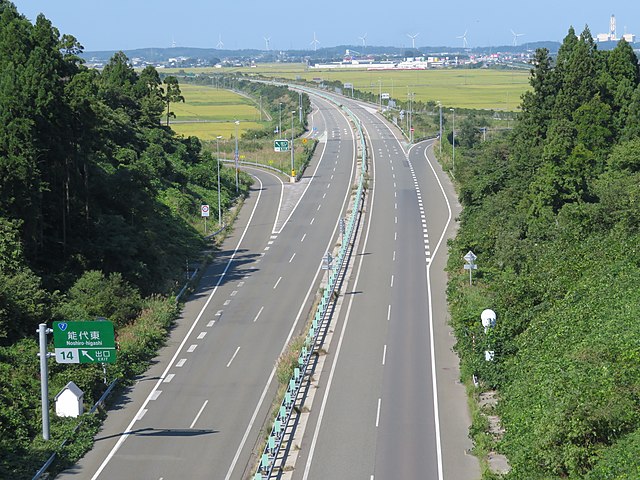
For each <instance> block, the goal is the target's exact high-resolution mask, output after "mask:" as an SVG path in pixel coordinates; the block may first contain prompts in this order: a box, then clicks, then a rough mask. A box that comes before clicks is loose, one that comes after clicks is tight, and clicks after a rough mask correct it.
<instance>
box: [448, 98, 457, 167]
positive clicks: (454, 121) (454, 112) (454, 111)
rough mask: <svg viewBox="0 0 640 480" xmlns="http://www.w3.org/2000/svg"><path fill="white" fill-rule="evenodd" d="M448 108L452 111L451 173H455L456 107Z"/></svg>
mask: <svg viewBox="0 0 640 480" xmlns="http://www.w3.org/2000/svg"><path fill="white" fill-rule="evenodd" d="M449 110H451V111H452V112H453V127H452V129H453V142H452V143H453V155H452V157H453V174H454V175H455V174H456V109H455V108H450V109H449Z"/></svg>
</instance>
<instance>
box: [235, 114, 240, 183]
mask: <svg viewBox="0 0 640 480" xmlns="http://www.w3.org/2000/svg"><path fill="white" fill-rule="evenodd" d="M238 125H240V120H236V194H237V193H238V160H239V159H240V154H239V151H238Z"/></svg>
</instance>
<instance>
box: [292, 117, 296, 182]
mask: <svg viewBox="0 0 640 480" xmlns="http://www.w3.org/2000/svg"><path fill="white" fill-rule="evenodd" d="M295 113H296V112H295V111H292V112H291V183H295V181H296V171H295V163H294V150H295V148H294V146H293V115H294V114H295Z"/></svg>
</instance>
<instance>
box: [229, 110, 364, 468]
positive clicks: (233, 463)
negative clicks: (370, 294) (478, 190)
mask: <svg viewBox="0 0 640 480" xmlns="http://www.w3.org/2000/svg"><path fill="white" fill-rule="evenodd" d="M340 113H341V114H342V117H343V118H345V120H346V121H349V120H348V119H347V118H346V116H345V114H344V113H343V112H342V110H340ZM351 140H352V145H353V154H352V157H351V173H350V175H349V185H351V184H352V183H353V178H354V172H355V168H356V161H357V158H356V154H357V148H356V137H355V135H352V136H351ZM336 162H337V160H336ZM316 170H317V169H316ZM372 181H373V179H372ZM350 196H351V189H350V188H349V187H348V188H347V190H346V192H345V196H344V199H343V200H342V207H341V208H340V218H342V216H343V214H344V211H345V205H346V204H347V200H348V199H349V198H350ZM374 196H375V192H374V193H373V194H372V197H371V198H372V203H373V197H374ZM287 221H288V219H287ZM285 224H286V222H285ZM339 225H340V222H339V221H337V222H336V224H335V226H334V227H333V232H331V235H330V236H329V242H328V243H327V248H326V249H325V251H328V250H329V247H330V246H331V245H333V243H334V237H335V236H336V232H337V230H338V226H339ZM306 235H307V234H306V233H305V234H304V236H303V237H302V240H304V237H306ZM367 236H368V231H367ZM363 253H364V251H363ZM361 258H362V257H361ZM321 268H322V260H321V261H320V262H319V263H318V268H317V269H316V274H315V276H314V277H313V280H311V285H310V286H309V290H307V294H306V296H305V297H304V299H303V300H302V304H301V305H300V309H299V310H298V314H297V315H296V319H295V320H294V322H293V325H291V330H289V335H288V336H287V338H286V339H285V341H284V345H282V350H280V355H282V354H283V353H284V351H285V349H286V348H287V345H288V344H289V341H290V340H291V337H293V333H294V332H295V329H296V326H297V325H298V322H299V321H300V317H301V316H302V312H303V310H304V308H305V305H306V304H307V301H308V299H309V296H310V295H311V291H315V285H316V281H317V279H318V275H319V274H320V272H321V271H322V270H321ZM352 299H353V297H352ZM275 374H276V365H274V367H273V369H272V370H271V374H270V375H269V378H268V379H267V383H266V384H265V386H264V389H263V390H262V395H261V396H260V399H259V400H258V404H257V405H256V408H255V410H254V411H253V415H252V416H251V419H250V420H249V424H248V425H247V428H246V430H245V432H244V435H243V437H242V440H241V441H240V445H239V446H238V449H237V450H236V454H235V455H234V457H233V460H232V461H231V465H230V466H229V470H228V471H227V474H226V476H225V477H224V480H229V479H230V478H231V474H232V473H233V470H235V468H236V464H237V463H238V459H239V458H240V453H241V452H242V449H243V448H244V444H245V443H246V442H247V438H249V433H250V432H251V429H252V428H253V424H254V423H255V421H256V417H257V416H258V412H259V411H260V408H261V407H262V403H263V402H264V399H265V397H266V395H267V392H268V390H269V386H270V385H271V382H272V381H273V377H274V376H275Z"/></svg>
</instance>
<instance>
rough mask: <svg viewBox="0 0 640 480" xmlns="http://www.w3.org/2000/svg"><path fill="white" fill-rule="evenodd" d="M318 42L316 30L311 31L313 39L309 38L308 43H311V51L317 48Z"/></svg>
mask: <svg viewBox="0 0 640 480" xmlns="http://www.w3.org/2000/svg"><path fill="white" fill-rule="evenodd" d="M319 43H320V40H318V39H317V38H316V32H313V40H311V43H310V45H313V51H314V52H315V51H317V50H318V44H319Z"/></svg>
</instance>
